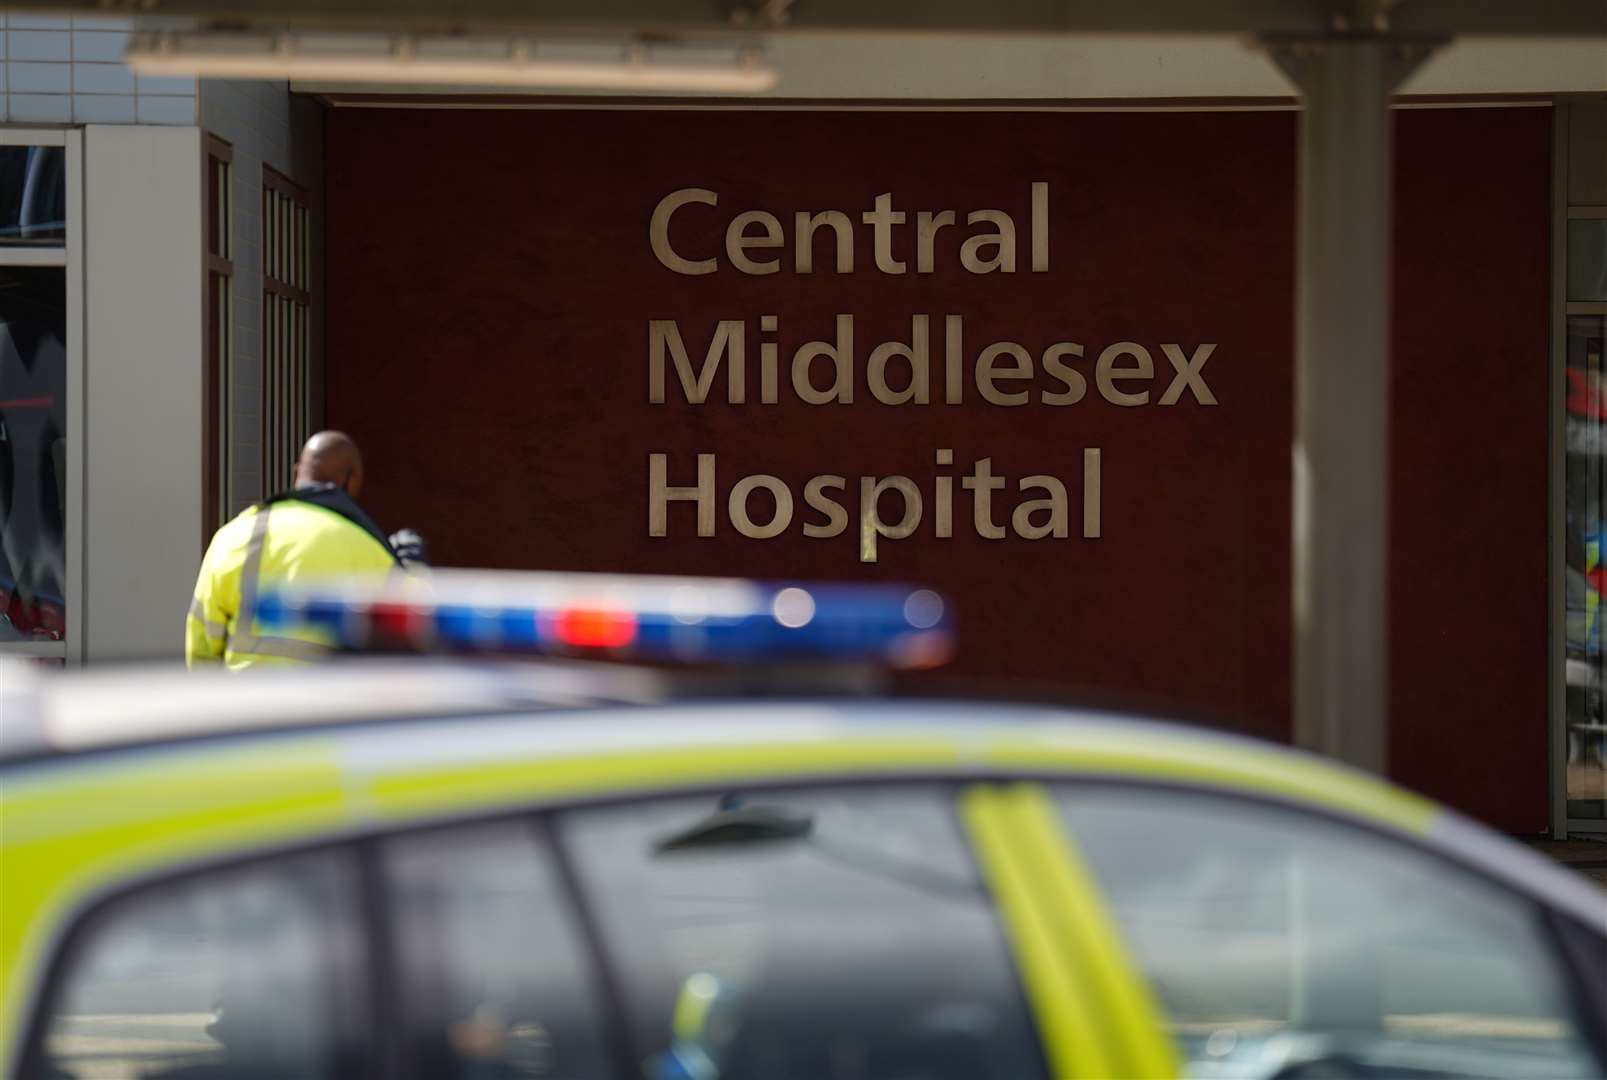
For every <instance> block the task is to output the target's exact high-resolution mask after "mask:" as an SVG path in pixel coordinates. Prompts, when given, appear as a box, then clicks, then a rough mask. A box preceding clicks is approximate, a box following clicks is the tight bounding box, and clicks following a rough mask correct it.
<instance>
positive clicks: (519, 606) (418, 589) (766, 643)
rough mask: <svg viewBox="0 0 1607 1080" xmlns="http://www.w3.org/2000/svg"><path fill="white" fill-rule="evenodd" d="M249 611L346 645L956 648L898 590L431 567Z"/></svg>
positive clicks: (265, 627) (749, 655)
mask: <svg viewBox="0 0 1607 1080" xmlns="http://www.w3.org/2000/svg"><path fill="white" fill-rule="evenodd" d="M254 610H255V613H256V618H257V620H258V623H259V628H260V630H261V632H263V633H267V634H274V633H280V634H283V633H286V632H291V633H295V632H297V631H298V630H302V631H310V632H311V633H312V634H313V635H315V636H317V637H321V638H326V639H328V640H330V641H331V642H332V643H334V644H335V645H337V646H338V647H340V648H343V649H348V650H376V649H397V648H403V649H409V650H415V651H426V652H427V651H440V652H466V653H497V654H507V653H525V654H534V655H570V656H572V655H577V654H580V655H602V656H607V657H610V658H618V659H630V660H638V661H642V662H680V663H731V664H762V663H770V662H776V663H787V662H799V661H836V662H844V661H854V662H871V663H877V664H885V665H888V666H891V667H898V668H922V667H931V666H934V665H936V664H940V663H942V662H943V661H944V660H946V659H948V657H949V655H950V653H951V652H952V651H953V642H954V639H953V632H952V624H951V620H950V616H949V611H948V604H947V603H945V601H944V600H943V598H942V597H941V596H939V595H938V594H937V593H936V592H934V591H932V590H931V589H923V588H918V587H913V586H906V585H843V584H794V583H766V582H758V581H747V580H743V579H739V578H696V577H632V576H624V575H619V576H616V575H608V574H531V573H509V572H495V571H464V570H435V571H431V572H429V573H428V574H419V575H393V576H392V577H391V578H390V579H388V580H386V581H383V582H353V581H340V582H336V581H329V582H324V583H321V584H309V585H299V586H291V587H283V588H278V589H271V590H265V591H264V592H263V593H262V594H261V595H259V597H258V599H257V602H256V605H255V608H254Z"/></svg>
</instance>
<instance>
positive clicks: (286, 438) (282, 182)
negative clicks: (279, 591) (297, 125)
mask: <svg viewBox="0 0 1607 1080" xmlns="http://www.w3.org/2000/svg"><path fill="white" fill-rule="evenodd" d="M260 216H261V219H262V220H261V229H260V233H261V235H260V238H259V239H260V242H261V250H262V256H261V260H262V266H261V270H262V306H261V311H260V312H259V314H260V316H261V322H262V341H261V357H262V360H261V384H260V385H261V395H260V401H261V409H260V414H261V424H262V428H261V432H260V441H259V445H260V446H261V448H262V451H261V452H262V490H263V495H264V497H266V496H268V495H272V494H274V493H275V492H278V491H282V490H284V489H285V488H288V487H289V486H290V484H291V482H292V481H293V479H294V475H293V464H294V461H295V457H296V455H297V453H299V452H300V450H301V444H302V443H303V442H305V441H306V439H307V437H308V436H309V435H311V434H312V400H311V387H312V378H313V371H314V362H313V345H314V338H313V319H314V311H313V300H314V290H313V277H312V272H313V238H314V233H315V231H316V228H317V222H316V221H315V220H314V216H313V205H312V197H311V194H310V193H309V192H308V191H307V189H306V188H304V187H302V186H301V185H300V184H297V183H296V182H295V181H294V180H292V179H290V178H289V177H288V176H285V175H284V174H283V173H281V172H279V171H278V170H277V169H275V168H273V166H271V165H267V164H264V165H263V166H262V205H261V215H260Z"/></svg>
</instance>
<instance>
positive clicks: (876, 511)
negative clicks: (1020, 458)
mask: <svg viewBox="0 0 1607 1080" xmlns="http://www.w3.org/2000/svg"><path fill="white" fill-rule="evenodd" d="M1082 458H1083V490H1082V536H1083V539H1085V540H1097V539H1099V536H1100V479H1099V477H1100V450H1099V447H1097V446H1093V447H1089V448H1087V449H1085V450H1084V451H1083V452H1082ZM936 462H937V464H938V465H939V466H940V467H941V466H951V465H953V464H954V451H953V450H950V449H942V450H939V451H937V455H936ZM669 471H670V465H669V455H667V454H649V455H648V458H647V473H648V482H647V486H648V495H647V535H649V536H668V535H669V507H670V503H672V502H686V503H691V504H693V506H694V507H695V508H696V511H697V534H698V535H699V536H703V537H708V536H713V535H714V533H715V525H716V521H717V515H718V496H717V494H716V482H715V480H716V478H715V459H714V455H713V454H699V455H697V481H696V483H693V484H687V485H678V486H672V485H671V484H670V478H669ZM1008 486H1009V478H1008V477H1005V476H997V475H995V474H994V472H993V459H992V458H979V459H978V460H977V461H976V463H975V464H974V465H973V466H972V468H971V471H970V473H968V474H966V475H963V476H961V477H960V487H961V488H963V489H964V490H966V491H968V492H970V493H971V522H972V525H973V527H974V528H975V529H976V532H977V535H978V536H981V537H982V538H983V539H986V540H1002V539H1004V538H1005V537H1006V536H1007V535H1009V533H1010V532H1013V533H1015V534H1016V535H1017V536H1019V537H1021V538H1022V539H1025V540H1042V539H1045V538H1047V537H1056V538H1061V539H1063V538H1065V537H1067V536H1069V535H1071V525H1070V509H1071V508H1070V499H1069V497H1068V496H1067V494H1066V485H1065V484H1063V483H1061V481H1060V480H1059V478H1057V477H1054V476H1046V475H1038V476H1024V477H1022V478H1021V479H1020V480H1018V481H1017V482H1016V485H1015V487H1016V491H1017V492H1018V493H1019V494H1021V495H1023V496H1025V495H1028V494H1035V495H1037V496H1038V497H1037V498H1030V499H1028V498H1023V499H1021V500H1020V501H1019V502H1017V503H1016V505H1015V508H1014V509H1013V510H1012V511H1011V512H1010V518H1009V528H1008V530H1006V527H1005V525H1003V524H1001V523H1000V522H999V521H995V520H994V516H993V495H994V493H995V492H1002V491H1004V490H1006V489H1007V488H1008ZM858 488H859V490H858V496H859V530H858V536H859V561H860V562H875V561H876V560H877V544H878V542H879V541H881V540H903V539H905V538H907V537H910V536H913V535H915V532H916V530H917V529H919V528H920V525H921V520H922V518H923V517H924V515H925V500H924V499H923V498H922V495H921V488H920V486H919V485H918V484H916V482H915V481H914V480H911V479H910V478H909V477H907V476H880V477H878V476H862V477H860V478H859V484H858ZM848 490H849V488H848V478H847V477H845V476H837V475H833V474H830V473H826V474H822V475H820V476H815V477H811V478H810V479H809V481H808V482H807V483H805V484H804V490H803V497H804V502H805V503H807V504H808V507H809V510H810V511H812V512H813V513H814V515H815V519H814V520H812V521H810V520H806V521H804V523H803V534H804V535H805V536H808V537H813V538H816V539H829V538H830V537H833V536H841V535H842V534H843V533H844V532H846V531H847V529H848V511H847V510H846V509H845V508H844V506H843V504H842V502H840V501H839V500H838V499H837V498H836V497H834V495H833V494H832V493H833V492H844V493H847V492H848ZM760 491H763V492H764V493H765V494H766V495H768V496H769V499H768V500H767V501H768V502H769V513H768V515H765V514H764V513H763V511H761V512H760V514H759V515H755V514H754V513H753V507H752V505H751V500H752V497H753V495H755V494H756V493H758V492H760ZM887 496H895V497H896V499H897V503H898V513H897V515H896V516H894V517H883V516H882V511H883V509H884V506H885V503H886V501H887V499H886V498H884V497H887ZM764 501H766V500H761V505H762V503H763V502H764ZM725 504H726V516H727V518H729V520H730V522H731V525H732V527H733V528H735V529H736V531H737V532H738V533H739V534H741V535H742V536H746V537H750V538H751V539H754V540H771V539H774V538H775V537H777V536H780V535H781V534H782V533H784V532H786V531H787V529H788V528H789V527H790V526H791V525H792V523H793V519H794V517H795V516H796V513H795V503H794V500H793V495H792V487H791V486H790V485H789V484H788V483H787V482H786V481H785V480H783V479H781V478H780V477H779V476H771V475H769V474H768V473H754V474H753V475H751V476H744V477H742V479H740V480H738V481H737V482H736V483H735V484H733V485H732V486H731V489H730V491H729V492H728V493H727V495H726V500H725ZM761 519H762V520H761ZM932 535H933V536H935V537H937V538H938V539H947V538H950V537H952V536H953V535H954V477H952V476H950V475H948V474H947V473H941V472H940V473H938V475H937V476H935V477H934V478H933V480H932Z"/></svg>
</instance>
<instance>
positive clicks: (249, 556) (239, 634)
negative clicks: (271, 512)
mask: <svg viewBox="0 0 1607 1080" xmlns="http://www.w3.org/2000/svg"><path fill="white" fill-rule="evenodd" d="M267 536H268V508H267V507H266V506H264V507H263V508H262V509H261V510H258V511H257V519H256V520H255V521H253V522H252V523H251V539H249V540H247V541H246V559H245V563H244V564H243V565H242V566H241V567H240V609H239V615H238V616H237V617H236V626H235V635H234V638H233V639H232V640H231V641H230V642H229V643H228V645H229V651H230V652H256V651H257V647H256V636H255V635H254V634H252V633H251V624H252V623H253V622H254V621H255V619H256V616H255V614H254V612H255V611H256V607H257V579H258V578H260V577H261V576H262V546H263V543H264V541H265V540H266V539H267Z"/></svg>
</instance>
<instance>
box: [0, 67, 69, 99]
mask: <svg viewBox="0 0 1607 1080" xmlns="http://www.w3.org/2000/svg"><path fill="white" fill-rule="evenodd" d="M6 78H7V89H9V90H10V92H11V93H14V94H65V93H67V92H69V91H70V90H72V88H73V79H72V65H71V64H31V63H29V64H23V63H17V62H16V61H12V62H10V63H8V64H7V65H6Z"/></svg>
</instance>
